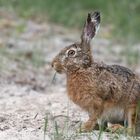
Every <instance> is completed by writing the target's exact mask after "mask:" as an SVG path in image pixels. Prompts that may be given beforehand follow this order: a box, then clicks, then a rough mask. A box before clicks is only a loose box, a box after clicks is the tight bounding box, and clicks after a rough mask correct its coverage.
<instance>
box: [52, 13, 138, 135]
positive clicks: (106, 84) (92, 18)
mask: <svg viewBox="0 0 140 140" xmlns="http://www.w3.org/2000/svg"><path fill="white" fill-rule="evenodd" d="M99 24H100V13H99V12H94V13H89V14H88V17H87V20H86V22H85V25H84V28H83V31H82V35H81V42H80V43H74V44H72V45H70V46H68V47H66V48H64V49H63V50H61V51H60V53H59V54H58V55H57V56H56V57H55V58H54V60H53V62H52V66H53V68H54V69H55V70H56V71H57V72H58V73H65V74H66V76H67V89H68V96H69V98H70V99H71V100H72V101H73V102H74V103H75V104H77V105H79V106H80V107H81V108H82V109H84V110H85V111H87V112H88V114H89V120H88V121H87V122H86V123H85V124H84V125H83V130H84V131H91V130H92V129H93V128H94V127H95V124H96V123H97V120H98V119H100V120H102V121H104V120H110V119H118V120H127V121H128V128H130V129H132V130H134V127H135V125H136V119H135V118H136V117H137V118H138V117H139V116H140V115H139V114H140V113H137V112H136V111H138V110H137V109H136V108H137V105H138V103H139V102H140V79H139V78H138V77H137V76H136V75H135V74H134V73H133V72H132V71H131V70H129V69H128V68H125V67H122V66H119V65H106V64H100V63H96V62H94V59H93V56H92V52H91V46H90V41H91V39H92V38H93V37H94V36H95V34H96V33H97V29H98V27H99ZM136 114H138V115H136ZM138 119H140V118H138ZM139 123H140V122H139ZM137 126H140V124H139V125H137ZM130 129H129V130H130ZM136 131H137V130H136ZM132 133H134V131H133V132H132ZM139 134H140V132H139Z"/></svg>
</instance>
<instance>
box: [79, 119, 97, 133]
mask: <svg viewBox="0 0 140 140" xmlns="http://www.w3.org/2000/svg"><path fill="white" fill-rule="evenodd" d="M94 127H95V122H91V121H87V122H85V123H83V124H82V126H81V128H80V132H91V131H92V130H93V129H94Z"/></svg>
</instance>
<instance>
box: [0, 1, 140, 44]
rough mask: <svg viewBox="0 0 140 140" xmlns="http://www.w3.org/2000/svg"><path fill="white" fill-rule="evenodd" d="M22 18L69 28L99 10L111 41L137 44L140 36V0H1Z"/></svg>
mask: <svg viewBox="0 0 140 140" xmlns="http://www.w3.org/2000/svg"><path fill="white" fill-rule="evenodd" d="M0 5H1V6H2V7H8V8H11V9H14V10H16V12H17V13H18V14H19V15H20V16H23V17H24V18H31V17H33V16H39V17H40V18H42V19H47V20H49V21H50V22H54V23H57V24H61V25H63V26H66V27H69V28H73V29H74V28H80V27H81V26H82V25H83V20H84V17H85V16H86V15H87V13H88V12H89V11H93V10H98V11H101V15H102V26H103V27H105V28H110V30H111V36H109V38H111V39H112V40H115V41H116V40H117V41H118V40H119V41H121V42H122V43H126V42H127V43H130V42H131V43H133V44H135V43H137V42H139V38H140V27H139V24H140V0H0Z"/></svg>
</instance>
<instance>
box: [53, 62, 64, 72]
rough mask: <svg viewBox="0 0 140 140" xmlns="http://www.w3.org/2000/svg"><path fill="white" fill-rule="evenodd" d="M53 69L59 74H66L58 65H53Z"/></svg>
mask: <svg viewBox="0 0 140 140" xmlns="http://www.w3.org/2000/svg"><path fill="white" fill-rule="evenodd" d="M52 67H53V68H54V69H55V71H56V72H58V73H60V74H61V73H64V69H63V67H62V66H61V65H58V64H57V63H53V65H52Z"/></svg>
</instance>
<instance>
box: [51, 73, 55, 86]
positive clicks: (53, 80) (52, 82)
mask: <svg viewBox="0 0 140 140" xmlns="http://www.w3.org/2000/svg"><path fill="white" fill-rule="evenodd" d="M55 80H56V72H55V73H54V75H53V78H52V81H51V84H54V83H55Z"/></svg>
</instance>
